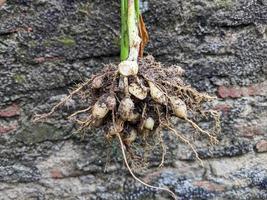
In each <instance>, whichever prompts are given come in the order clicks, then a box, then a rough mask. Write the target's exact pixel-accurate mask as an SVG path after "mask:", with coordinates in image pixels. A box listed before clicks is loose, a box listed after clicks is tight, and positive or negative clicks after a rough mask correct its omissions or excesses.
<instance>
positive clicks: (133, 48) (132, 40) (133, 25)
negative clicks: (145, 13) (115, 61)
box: [127, 0, 141, 61]
mask: <svg viewBox="0 0 267 200" xmlns="http://www.w3.org/2000/svg"><path fill="white" fill-rule="evenodd" d="M136 6H139V2H137V1H136V0H128V20H127V24H128V33H129V45H130V53H129V58H128V60H131V61H137V60H138V53H139V46H140V42H141V38H140V37H139V31H138V19H137V16H136V13H139V9H137V10H136V9H135V8H136Z"/></svg>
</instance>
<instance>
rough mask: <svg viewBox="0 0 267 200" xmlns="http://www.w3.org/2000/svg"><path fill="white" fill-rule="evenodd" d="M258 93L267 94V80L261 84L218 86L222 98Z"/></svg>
mask: <svg viewBox="0 0 267 200" xmlns="http://www.w3.org/2000/svg"><path fill="white" fill-rule="evenodd" d="M257 95H264V96H266V95H267V81H264V82H262V83H259V84H255V85H251V86H248V87H238V86H232V87H231V86H230V87H226V86H220V87H219V88H218V96H219V97H221V98H227V97H230V98H239V97H242V96H257Z"/></svg>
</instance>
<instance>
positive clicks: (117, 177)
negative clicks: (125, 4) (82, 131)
mask: <svg viewBox="0 0 267 200" xmlns="http://www.w3.org/2000/svg"><path fill="white" fill-rule="evenodd" d="M147 2H148V8H147V9H146V11H145V13H144V19H145V21H146V23H147V26H148V29H149V33H150V43H149V45H148V47H147V48H146V52H147V53H149V54H153V55H154V56H155V57H156V59H157V60H160V61H161V62H163V63H165V64H174V63H175V64H179V65H180V66H182V67H183V68H184V69H186V74H185V77H186V78H187V80H188V82H189V83H191V84H192V85H194V86H195V87H196V88H198V89H199V90H201V91H206V92H209V93H211V94H214V95H217V96H218V97H219V98H218V99H217V100H216V101H215V102H214V103H213V106H214V107H215V108H216V109H218V110H220V111H221V112H222V133H221V135H219V139H220V144H219V145H218V146H209V145H208V144H207V141H206V140H205V139H201V138H196V139H197V141H196V144H197V149H198V151H199V154H200V155H201V157H202V158H203V160H204V167H201V166H200V165H199V163H198V162H197V161H195V158H194V156H193V154H192V152H191V151H190V149H189V148H188V147H187V146H186V145H184V144H182V143H180V142H178V141H177V140H175V138H173V137H172V136H168V137H166V141H167V144H168V154H167V156H166V159H167V160H166V165H165V167H163V168H160V169H159V168H157V167H156V164H157V163H158V162H159V159H158V158H156V157H154V156H153V157H152V161H153V162H152V163H153V164H152V165H151V166H150V167H149V169H147V170H146V171H145V172H139V174H138V175H139V176H140V177H142V178H143V179H145V180H146V181H148V182H150V183H151V184H154V185H161V186H163V185H166V186H168V187H169V188H170V189H172V190H173V191H174V192H175V193H176V194H177V195H178V196H179V198H180V199H240V200H247V199H253V200H254V199H267V153H266V149H267V147H266V146H267V142H266V140H267V104H266V100H267V79H266V75H267V62H266V61H267V1H265V0H212V1H211V0H201V1H200V0H188V1H182V0H169V1H156V0H149V1H147ZM1 3H2V1H0V5H1ZM0 22H1V23H0V83H1V85H0V194H1V195H0V199H1V200H2V199H3V200H9V199H12V200H14V199H20V200H21V199H22V200H23V199H25V200H26V199H27V200H28V199H68V200H74V199H135V200H137V199H138V200H139V199H140V200H141V199H143V200H144V199H170V197H169V196H167V195H166V194H164V193H159V192H155V191H153V190H150V189H148V188H145V187H143V186H142V185H140V184H139V183H137V182H135V181H134V180H133V179H132V178H131V176H130V175H129V173H128V172H127V170H126V169H125V167H124V165H123V164H122V158H121V154H120V149H119V148H118V146H117V143H116V142H115V141H114V142H113V143H111V144H110V143H107V142H105V141H104V138H103V137H102V135H101V133H102V132H101V131H98V132H97V133H98V134H96V132H95V131H94V130H92V131H91V132H92V133H91V134H89V135H86V136H85V138H84V139H82V138H80V136H78V135H75V134H74V131H75V127H74V125H73V124H71V123H69V122H67V121H66V116H67V113H69V112H71V111H72V110H73V109H74V108H77V106H79V103H78V102H76V101H75V100H73V101H71V102H69V103H68V105H67V106H65V107H64V108H63V110H62V111H60V112H59V113H57V114H55V115H54V116H53V117H52V118H51V119H49V120H48V122H45V123H43V124H32V122H31V121H30V119H31V117H32V115H33V114H34V113H36V112H40V111H41V112H45V111H48V110H49V109H50V108H51V105H53V104H55V103H56V102H57V101H58V100H60V99H61V98H62V97H64V95H66V94H67V89H68V88H69V87H70V86H73V85H74V84H75V83H77V82H79V81H81V80H82V79H83V78H85V77H88V76H90V74H91V73H92V72H94V71H96V70H97V69H99V68H101V67H103V65H102V64H103V63H109V62H118V61H119V60H118V59H119V46H118V44H119V5H118V1H114V0H94V1H93V0H76V1H74V0H27V1H26V0H7V2H6V3H5V4H3V6H2V7H1V8H0ZM179 124H180V125H179V126H180V128H182V129H183V130H184V131H189V130H190V129H189V128H188V127H186V126H183V124H182V123H179ZM205 125H207V123H204V124H203V126H205ZM94 133H95V135H97V137H95V135H93V134H94ZM109 154H110V157H111V158H112V159H111V160H110V162H108V163H109V164H108V165H106V163H107V159H106V158H107V156H108V155H109Z"/></svg>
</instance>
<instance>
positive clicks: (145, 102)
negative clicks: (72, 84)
mask: <svg viewBox="0 0 267 200" xmlns="http://www.w3.org/2000/svg"><path fill="white" fill-rule="evenodd" d="M138 65H139V70H138V73H137V75H132V76H122V75H120V74H121V73H119V70H118V68H119V66H117V65H114V64H109V65H106V66H105V67H104V69H102V70H101V71H100V72H99V73H97V74H94V75H93V76H92V77H91V78H90V79H88V80H87V81H85V82H83V83H81V84H79V85H77V87H76V88H75V89H73V90H72V91H71V92H70V94H69V96H67V97H66V98H65V99H63V100H62V101H61V102H59V103H58V104H57V105H56V106H54V107H53V108H52V110H51V112H49V113H47V114H42V115H37V116H36V117H35V119H34V121H38V120H41V119H44V118H47V117H49V116H50V115H52V114H53V113H54V112H55V111H56V109H58V108H59V107H60V106H62V105H64V103H66V102H67V101H68V100H69V99H71V98H72V97H74V96H77V97H78V98H80V99H83V100H84V101H85V102H87V104H88V107H87V108H86V109H84V110H77V111H76V112H75V113H73V114H71V115H70V116H69V119H70V120H73V121H75V122H76V123H77V124H78V125H79V130H78V131H80V132H83V131H86V130H88V129H90V128H92V127H100V126H101V127H104V128H105V129H106V134H105V137H106V138H107V140H112V139H114V138H118V139H119V142H120V145H121V148H122V153H123V156H124V159H125V163H126V165H127V167H128V169H129V171H130V173H131V174H132V175H133V177H134V178H135V179H137V180H138V181H140V182H141V183H143V184H145V185H146V186H149V187H152V188H156V189H162V190H166V191H168V192H170V193H171V194H172V195H173V196H174V194H173V193H172V192H171V191H169V190H168V189H165V188H157V187H153V186H150V185H147V184H146V183H144V182H143V181H141V180H140V179H138V178H137V177H136V176H135V175H134V174H133V172H132V170H131V168H135V167H138V166H140V165H144V162H145V159H142V158H140V155H137V153H136V152H138V148H144V146H142V145H138V142H140V141H142V142H143V143H145V144H147V145H148V146H149V145H150V146H152V147H151V148H153V144H154V145H158V144H160V145H161V146H162V158H161V163H160V166H162V165H163V163H164V156H165V149H166V148H165V146H166V145H168V144H165V143H164V140H163V138H162V134H161V131H162V130H163V129H168V130H169V133H170V134H174V135H176V136H177V138H178V139H180V140H181V141H182V142H184V143H186V144H187V145H189V147H190V148H191V149H192V151H193V152H194V153H195V156H196V158H197V159H198V160H199V161H200V162H201V163H202V161H201V159H200V158H199V156H198V154H197V151H196V149H195V147H194V143H193V141H190V140H189V139H187V137H186V136H185V134H183V133H180V132H178V130H176V129H175V126H174V124H172V122H171V120H170V118H171V117H173V116H175V117H177V118H180V119H182V120H184V121H185V122H187V123H188V124H190V125H191V126H192V128H194V129H195V130H196V131H197V132H198V133H200V134H202V135H203V137H207V138H209V140H210V143H211V144H216V143H217V142H218V141H217V139H216V135H217V134H218V132H219V131H220V122H219V114H218V113H217V112H216V111H214V110H205V109H204V107H203V105H204V103H206V102H208V101H211V100H213V99H214V97H211V96H209V95H208V94H205V93H200V92H198V91H196V90H195V89H194V88H192V87H191V86H190V85H187V84H185V83H184V81H183V79H182V75H183V73H184V70H183V69H182V68H181V67H179V66H175V65H173V66H169V67H166V66H163V65H162V64H161V63H159V62H156V61H155V59H154V58H153V57H152V56H147V57H145V58H143V59H141V60H139V62H138ZM126 73H128V72H126ZM189 116H190V117H189ZM200 117H203V118H211V119H213V120H214V127H213V129H212V131H206V130H203V129H202V128H201V127H200V126H199V125H198V124H197V123H196V122H194V121H193V119H195V118H200ZM151 140H153V141H151ZM146 148H147V146H146ZM129 163H130V164H129ZM130 166H131V167H130Z"/></svg>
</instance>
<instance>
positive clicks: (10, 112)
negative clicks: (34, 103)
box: [0, 104, 20, 117]
mask: <svg viewBox="0 0 267 200" xmlns="http://www.w3.org/2000/svg"><path fill="white" fill-rule="evenodd" d="M18 115H20V108H19V106H18V105H17V104H12V105H11V106H8V107H6V108H4V109H1V110H0V117H15V116H18Z"/></svg>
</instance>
